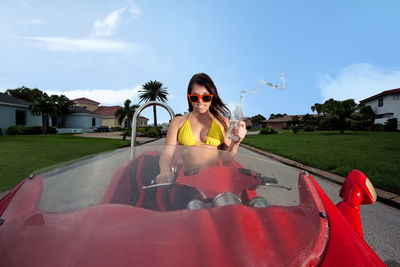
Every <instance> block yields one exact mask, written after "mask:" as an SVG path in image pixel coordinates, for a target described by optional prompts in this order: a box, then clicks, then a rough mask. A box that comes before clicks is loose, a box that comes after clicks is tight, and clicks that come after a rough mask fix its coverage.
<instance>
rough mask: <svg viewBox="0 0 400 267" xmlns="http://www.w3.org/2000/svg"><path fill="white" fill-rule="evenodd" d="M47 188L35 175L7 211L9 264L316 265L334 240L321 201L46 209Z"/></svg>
mask: <svg viewBox="0 0 400 267" xmlns="http://www.w3.org/2000/svg"><path fill="white" fill-rule="evenodd" d="M304 183H305V184H304V185H306V184H307V183H309V182H306V181H304ZM41 190H42V179H41V178H40V177H37V178H35V179H33V180H27V182H25V184H24V185H23V186H22V187H21V189H20V190H19V192H18V193H17V194H16V195H15V197H14V199H13V201H12V202H11V203H10V205H9V206H8V207H7V209H6V210H5V212H4V214H3V215H2V218H3V219H4V220H5V221H4V223H3V225H1V226H0V247H1V249H0V265H1V266H132V265H136V266H160V265H163V266H239V265H240V266H264V265H269V266H276V265H280V266H282V265H290V266H300V265H301V266H303V265H315V264H318V262H319V260H320V259H321V257H322V254H323V252H324V249H325V247H326V243H327V238H328V227H327V220H326V219H324V218H322V217H320V216H319V214H313V216H310V212H312V213H315V211H318V210H319V211H321V210H323V207H322V205H321V204H320V203H317V202H313V201H308V202H307V203H311V204H312V205H314V206H310V204H307V205H298V206H295V207H269V208H267V209H266V208H249V207H246V206H243V205H231V206H224V207H217V208H211V209H202V210H182V211H172V212H157V211H151V210H146V209H142V208H136V207H133V206H128V205H120V204H103V205H97V206H91V207H87V208H84V209H81V210H77V211H72V212H65V213H42V212H40V211H38V210H37V208H36V207H37V204H38V201H39V199H40V196H41ZM313 190H314V191H313V192H314V193H315V194H317V193H316V191H315V188H314V189H313ZM303 197H304V196H303ZM309 197H311V195H310V196H309Z"/></svg>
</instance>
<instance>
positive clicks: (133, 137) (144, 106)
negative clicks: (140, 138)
mask: <svg viewBox="0 0 400 267" xmlns="http://www.w3.org/2000/svg"><path fill="white" fill-rule="evenodd" d="M153 105H157V106H162V107H164V108H165V109H166V110H167V111H168V112H169V115H171V120H172V119H173V118H174V117H175V114H174V111H173V110H172V109H171V108H170V107H169V106H168V105H167V104H165V103H163V102H158V101H150V102H147V103H144V104H143V105H141V106H140V107H139V108H138V109H137V110H136V111H135V114H134V115H133V118H132V136H131V159H133V158H134V157H135V141H136V118H137V117H139V114H140V112H142V110H143V109H145V108H147V107H148V106H153Z"/></svg>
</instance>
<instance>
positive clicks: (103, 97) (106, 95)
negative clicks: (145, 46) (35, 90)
mask: <svg viewBox="0 0 400 267" xmlns="http://www.w3.org/2000/svg"><path fill="white" fill-rule="evenodd" d="M140 88H141V86H136V87H134V88H127V89H121V90H111V89H93V90H83V89H77V90H70V91H51V90H45V92H46V93H47V94H48V95H65V96H67V97H68V98H69V99H71V100H72V99H75V98H80V97H85V98H89V99H91V100H94V101H96V102H100V105H102V106H103V105H107V106H113V105H119V106H123V103H124V101H125V100H126V99H130V100H131V101H132V103H133V104H136V102H138V101H137V100H138V99H137V95H138V90H139V89H140Z"/></svg>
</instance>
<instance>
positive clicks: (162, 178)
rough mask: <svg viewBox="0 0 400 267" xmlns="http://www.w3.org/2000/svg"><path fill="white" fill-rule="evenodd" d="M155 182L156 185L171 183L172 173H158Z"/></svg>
mask: <svg viewBox="0 0 400 267" xmlns="http://www.w3.org/2000/svg"><path fill="white" fill-rule="evenodd" d="M156 182H157V184H162V183H170V182H172V173H166V174H161V173H160V174H159V175H157V177H156Z"/></svg>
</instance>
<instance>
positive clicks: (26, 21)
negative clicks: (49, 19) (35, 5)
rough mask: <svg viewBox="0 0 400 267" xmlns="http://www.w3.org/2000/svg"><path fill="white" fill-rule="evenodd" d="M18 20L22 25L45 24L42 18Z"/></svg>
mask: <svg viewBox="0 0 400 267" xmlns="http://www.w3.org/2000/svg"><path fill="white" fill-rule="evenodd" d="M17 22H18V23H19V24H21V25H22V26H30V25H38V24H43V21H42V20H40V19H19V20H17Z"/></svg>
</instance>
